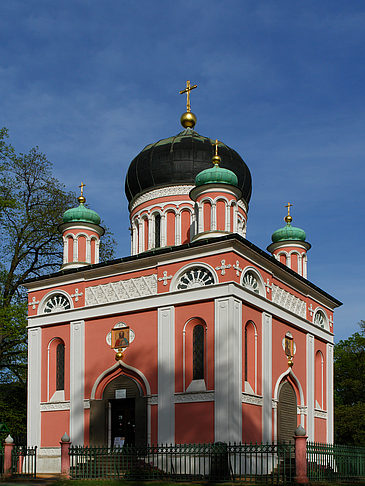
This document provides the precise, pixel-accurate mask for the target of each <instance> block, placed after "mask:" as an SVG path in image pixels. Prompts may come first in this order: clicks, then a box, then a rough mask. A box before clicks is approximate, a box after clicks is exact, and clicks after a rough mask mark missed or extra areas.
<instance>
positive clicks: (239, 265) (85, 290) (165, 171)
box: [27, 110, 341, 472]
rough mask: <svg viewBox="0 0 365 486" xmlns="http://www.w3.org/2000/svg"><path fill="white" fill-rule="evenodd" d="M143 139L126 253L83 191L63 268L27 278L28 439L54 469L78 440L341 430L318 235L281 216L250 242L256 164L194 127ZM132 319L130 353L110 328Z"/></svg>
mask: <svg viewBox="0 0 365 486" xmlns="http://www.w3.org/2000/svg"><path fill="white" fill-rule="evenodd" d="M195 121H196V118H195V116H194V115H193V114H192V113H191V112H190V111H189V110H188V112H187V113H185V114H184V115H183V116H182V124H183V128H184V129H183V131H182V132H180V133H179V134H177V135H176V136H173V137H170V138H167V139H164V140H160V141H158V142H156V143H153V144H150V145H147V146H146V147H145V148H144V149H143V150H142V151H141V152H140V153H139V154H138V155H137V156H136V157H135V159H134V160H133V161H132V162H131V164H130V167H129V169H128V173H127V176H126V183H125V190H126V195H127V198H128V202H129V210H130V222H131V255H130V256H127V257H124V258H119V259H116V260H113V261H109V262H103V263H99V257H98V255H99V242H100V238H102V235H103V228H102V227H101V226H100V217H99V215H98V214H97V213H96V212H95V211H92V210H91V209H89V208H87V207H86V206H85V205H84V203H85V198H84V196H83V195H81V196H80V197H79V198H78V202H79V205H78V206H77V207H75V208H71V209H69V210H68V211H66V213H65V214H64V217H63V222H60V223H61V224H60V231H61V232H62V235H63V242H64V254H63V255H64V256H63V265H62V267H61V269H60V271H59V272H57V273H54V274H51V275H46V276H42V277H39V278H34V279H31V280H29V281H28V282H27V289H28V291H29V320H28V323H29V324H28V331H29V376H28V386H29V391H28V444H29V445H30V446H35V445H36V446H38V471H39V472H42V471H44V472H46V471H48V472H52V471H55V472H58V471H59V464H60V463H59V461H60V438H61V436H63V434H64V433H65V432H66V433H67V434H68V435H69V436H70V438H71V441H72V443H73V444H74V445H82V444H85V445H105V446H110V447H112V446H113V444H115V443H116V440H120V438H122V440H123V441H124V443H129V444H147V443H148V444H155V443H195V442H200V443H202V442H215V441H223V442H228V441H236V442H250V441H258V442H261V441H265V442H266V441H269V442H272V441H280V440H290V439H291V438H292V436H293V433H294V430H295V429H296V427H297V425H299V424H301V425H303V426H304V427H305V429H306V431H307V434H308V436H309V440H315V441H319V442H332V441H333V311H334V309H335V308H336V307H338V306H339V305H341V302H339V301H338V300H336V299H335V298H334V297H332V296H330V295H329V294H328V293H326V292H325V291H323V290H321V289H320V288H318V287H317V286H316V285H314V284H313V283H311V282H310V281H309V280H308V279H307V251H308V250H309V249H310V244H309V243H308V242H307V241H306V235H305V232H304V231H303V230H301V229H300V228H296V227H294V226H292V224H291V223H292V218H291V216H290V214H289V208H290V205H288V215H287V216H286V218H285V226H284V227H283V228H281V229H279V230H277V231H275V232H274V233H273V235H272V243H271V244H270V245H269V246H268V248H267V250H268V251H264V250H262V249H260V248H258V247H257V246H255V245H254V244H253V243H251V242H250V241H249V240H248V239H246V227H247V214H248V207H249V201H250V196H251V175H250V171H249V169H248V167H247V165H246V164H245V162H244V161H243V160H242V158H241V157H240V155H239V154H238V153H237V152H236V151H235V150H233V149H232V148H230V147H228V146H227V145H225V144H223V143H220V142H219V143H218V142H216V143H215V144H214V142H213V141H212V140H210V139H209V138H207V137H204V136H202V135H199V134H198V133H197V132H196V131H195V130H194V125H195ZM115 328H118V329H121V330H123V329H126V330H127V329H129V346H126V347H125V348H124V349H123V353H122V354H118V355H117V354H116V350H115V349H112V348H111V330H112V329H115Z"/></svg>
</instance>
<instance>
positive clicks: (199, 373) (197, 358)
mask: <svg viewBox="0 0 365 486" xmlns="http://www.w3.org/2000/svg"><path fill="white" fill-rule="evenodd" d="M193 380H204V327H203V326H202V325H201V324H198V325H197V326H195V327H194V331H193Z"/></svg>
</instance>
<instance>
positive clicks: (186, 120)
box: [180, 111, 196, 128]
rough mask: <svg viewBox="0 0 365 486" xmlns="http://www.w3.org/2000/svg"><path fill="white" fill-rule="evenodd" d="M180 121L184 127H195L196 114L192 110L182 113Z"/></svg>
mask: <svg viewBox="0 0 365 486" xmlns="http://www.w3.org/2000/svg"><path fill="white" fill-rule="evenodd" d="M180 122H181V125H182V126H183V127H184V128H194V127H195V123H196V116H195V115H194V113H192V112H191V111H187V112H186V113H183V114H182V115H181V118H180Z"/></svg>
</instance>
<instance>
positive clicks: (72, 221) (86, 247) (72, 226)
mask: <svg viewBox="0 0 365 486" xmlns="http://www.w3.org/2000/svg"><path fill="white" fill-rule="evenodd" d="M79 187H80V189H81V194H80V196H79V197H78V198H77V200H78V202H79V205H78V206H77V207H75V208H71V209H68V210H67V211H65V213H64V215H63V223H62V224H60V225H59V227H58V229H59V230H60V231H61V232H62V237H63V264H62V267H61V268H62V269H65V268H76V267H82V266H86V265H91V264H93V263H99V245H100V237H101V236H102V235H103V234H104V228H102V227H101V226H100V216H99V215H98V213H97V212H96V211H93V210H92V209H89V208H87V207H86V206H85V202H86V199H85V197H84V187H85V184H84V183H83V182H82V183H81V185H80V186H79Z"/></svg>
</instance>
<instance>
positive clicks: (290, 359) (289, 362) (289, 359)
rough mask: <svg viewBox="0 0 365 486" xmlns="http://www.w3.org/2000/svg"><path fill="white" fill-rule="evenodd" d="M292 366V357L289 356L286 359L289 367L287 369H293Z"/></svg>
mask: <svg viewBox="0 0 365 486" xmlns="http://www.w3.org/2000/svg"><path fill="white" fill-rule="evenodd" d="M293 364H294V361H293V357H292V356H289V357H288V366H289V368H292V367H293Z"/></svg>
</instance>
